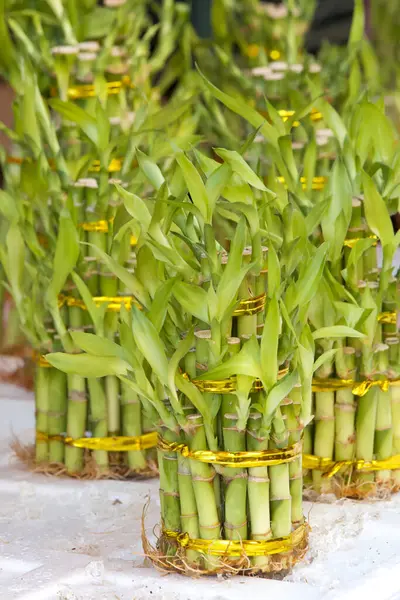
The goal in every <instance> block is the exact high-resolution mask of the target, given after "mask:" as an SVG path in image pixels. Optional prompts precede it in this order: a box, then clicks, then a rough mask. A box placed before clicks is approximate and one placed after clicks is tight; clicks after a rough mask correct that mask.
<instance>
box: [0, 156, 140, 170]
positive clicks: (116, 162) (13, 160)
mask: <svg viewBox="0 0 400 600" xmlns="http://www.w3.org/2000/svg"><path fill="white" fill-rule="evenodd" d="M122 160H123V159H122V158H112V159H111V162H110V164H109V165H108V172H109V173H116V172H117V171H120V170H121V169H122ZM24 162H32V161H31V159H30V158H21V157H19V156H7V163H8V164H9V165H22V164H23V163H24ZM136 164H137V163H136ZM49 165H50V167H51V168H52V169H55V167H56V165H55V164H54V161H53V160H52V159H49ZM134 165H135V163H133V166H134ZM89 171H91V172H92V173H98V172H99V171H100V161H98V160H94V161H93V163H92V165H91V167H90V168H89Z"/></svg>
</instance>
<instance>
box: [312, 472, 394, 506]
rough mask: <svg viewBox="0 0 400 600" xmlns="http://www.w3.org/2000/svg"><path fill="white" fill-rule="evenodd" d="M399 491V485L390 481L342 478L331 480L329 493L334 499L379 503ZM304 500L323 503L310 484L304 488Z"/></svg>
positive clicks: (321, 497)
mask: <svg viewBox="0 0 400 600" xmlns="http://www.w3.org/2000/svg"><path fill="white" fill-rule="evenodd" d="M398 491H400V485H399V484H398V483H395V482H394V481H393V480H392V481H381V482H378V481H375V482H370V481H368V482H362V483H357V482H350V483H349V481H348V480H346V481H345V480H344V478H342V477H333V478H332V479H331V492H332V494H334V495H335V496H336V498H351V499H353V500H368V501H369V502H371V501H374V500H376V501H381V500H388V499H389V498H390V496H391V495H392V494H395V493H396V492H398ZM303 495H304V498H305V499H306V500H310V501H313V502H316V501H323V500H324V497H323V495H321V494H319V493H318V492H317V491H316V490H315V489H314V487H313V486H312V485H311V484H310V485H308V486H306V487H305V489H304V492H303Z"/></svg>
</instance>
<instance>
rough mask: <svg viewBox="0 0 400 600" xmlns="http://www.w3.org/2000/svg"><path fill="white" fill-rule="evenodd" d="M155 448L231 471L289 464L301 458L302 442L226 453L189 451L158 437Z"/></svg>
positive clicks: (223, 451)
mask: <svg viewBox="0 0 400 600" xmlns="http://www.w3.org/2000/svg"><path fill="white" fill-rule="evenodd" d="M157 448H158V449H159V450H161V451H162V452H179V454H181V455H182V456H183V457H185V458H190V459H192V460H197V461H199V462H202V463H208V464H212V465H221V466H223V467H229V468H231V469H249V468H252V467H272V466H276V465H283V464H287V463H291V462H293V461H294V460H296V459H297V458H299V457H300V456H301V449H302V442H296V443H295V444H293V445H292V446H289V447H288V448H282V449H277V450H260V451H252V452H250V451H249V452H227V451H225V450H219V451H216V452H213V451H212V450H190V448H189V447H188V446H187V445H186V444H183V443H179V442H167V441H166V440H164V439H163V438H162V437H160V436H159V437H158V444H157Z"/></svg>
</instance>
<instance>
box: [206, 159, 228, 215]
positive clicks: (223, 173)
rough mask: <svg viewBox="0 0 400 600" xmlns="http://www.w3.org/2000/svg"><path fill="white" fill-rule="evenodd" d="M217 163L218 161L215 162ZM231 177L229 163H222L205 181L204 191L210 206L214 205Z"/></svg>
mask: <svg viewBox="0 0 400 600" xmlns="http://www.w3.org/2000/svg"><path fill="white" fill-rule="evenodd" d="M217 164H218V163H217ZM231 177H232V169H231V167H230V166H229V165H227V164H223V165H220V166H219V167H218V168H217V169H215V170H214V171H213V172H212V173H211V174H210V176H209V177H208V179H207V181H206V192H207V196H208V198H209V201H210V206H215V203H216V202H217V200H218V198H219V197H220V196H221V195H222V193H223V191H224V190H226V186H227V184H228V182H229V180H230V179H231Z"/></svg>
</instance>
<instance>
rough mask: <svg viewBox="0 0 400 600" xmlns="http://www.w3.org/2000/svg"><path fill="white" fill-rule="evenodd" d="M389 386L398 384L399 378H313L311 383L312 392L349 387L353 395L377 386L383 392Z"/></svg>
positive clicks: (363, 393) (358, 394) (363, 392)
mask: <svg viewBox="0 0 400 600" xmlns="http://www.w3.org/2000/svg"><path fill="white" fill-rule="evenodd" d="M391 386H395V387H398V386H400V379H377V380H373V381H372V380H370V379H365V380H364V381H353V380H352V379H314V380H313V384H312V390H313V392H331V391H335V390H347V389H351V391H352V393H353V394H354V395H355V396H361V397H362V396H365V394H366V393H367V392H369V390H371V389H372V388H374V387H379V388H380V389H381V390H382V391H383V392H387V391H388V390H389V388H390V387H391Z"/></svg>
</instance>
